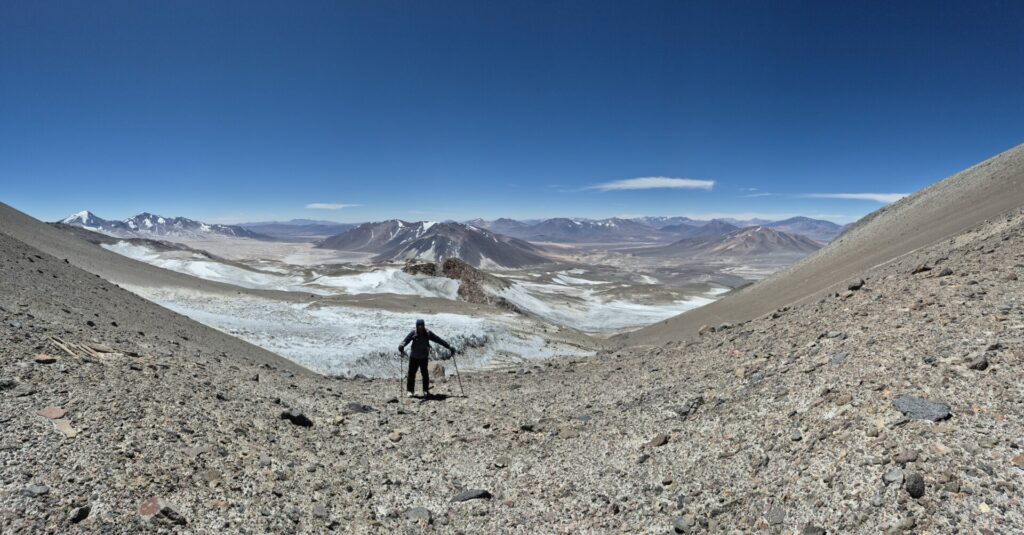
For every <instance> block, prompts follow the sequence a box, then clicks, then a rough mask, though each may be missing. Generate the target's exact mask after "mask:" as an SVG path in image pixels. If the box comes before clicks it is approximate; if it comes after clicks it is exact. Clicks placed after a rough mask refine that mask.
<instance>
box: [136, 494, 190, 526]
mask: <svg viewBox="0 0 1024 535" xmlns="http://www.w3.org/2000/svg"><path fill="white" fill-rule="evenodd" d="M139 516H141V517H142V519H143V520H145V521H147V522H148V521H150V520H154V519H159V520H165V521H167V522H170V523H171V524H176V525H179V526H183V525H185V524H187V523H188V522H187V521H186V520H185V517H183V516H181V513H179V512H178V509H177V507H175V506H174V505H172V504H171V503H169V502H167V501H165V500H164V499H163V498H159V497H157V496H153V497H151V498H147V499H146V500H145V501H144V502H142V503H140V504H139Z"/></svg>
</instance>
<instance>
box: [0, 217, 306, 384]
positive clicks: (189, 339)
mask: <svg viewBox="0 0 1024 535" xmlns="http://www.w3.org/2000/svg"><path fill="white" fill-rule="evenodd" d="M40 225H41V226H44V227H45V225H43V224H41V223H40ZM9 228H10V227H9V226H7V225H0V265H2V266H3V267H2V270H0V271H2V272H3V275H2V276H0V308H3V309H5V310H7V311H17V312H18V313H20V314H22V315H25V314H28V315H30V316H31V317H30V318H29V319H31V320H37V321H40V322H48V323H51V324H59V325H62V326H63V328H62V329H61V331H60V332H61V333H62V334H60V335H59V336H71V337H73V338H75V339H76V340H89V339H95V340H97V341H101V342H115V343H117V344H120V343H129V341H130V343H132V344H141V345H143V346H145V344H147V343H154V344H163V346H164V350H165V351H166V350H167V349H168V347H172V348H173V349H174V350H175V351H180V352H182V353H183V354H189V355H190V354H193V353H199V352H202V353H206V354H210V355H220V356H229V357H230V358H231V359H238V360H239V361H246V362H249V363H250V364H259V365H262V364H267V365H272V366H274V367H276V368H279V369H283V370H289V371H295V372H303V373H306V371H305V370H304V369H303V368H301V367H300V366H298V365H296V364H294V363H292V362H291V361H288V360H285V359H283V358H281V357H279V356H277V355H275V354H273V353H270V352H269V351H266V350H263V349H260V348H258V347H256V346H253V345H251V344H248V343H246V342H243V341H241V340H239V339H237V338H234V337H232V336H228V335H226V334H224V333H221V332H220V331H217V330H214V329H211V328H209V327H206V326H204V325H202V324H199V323H197V322H195V321H192V320H190V319H188V318H186V317H185V316H182V315H180V314H177V313H174V312H171V311H170V310H167V309H164V308H161V307H160V306H157V305H155V304H153V303H151V302H149V301H146V300H145V299H142V298H141V297H138V296H136V295H135V294H132V293H130V292H128V291H126V290H124V289H122V288H120V287H118V286H115V285H114V284H111V283H109V282H107V281H105V280H103V279H102V278H99V277H97V276H96V275H94V274H91V273H88V272H86V271H84V270H82V269H79V268H77V267H75V266H74V265H73V263H71V262H70V261H64V260H59V259H57V258H55V257H53V256H51V255H49V254H46V253H44V252H43V251H40V250H39V249H36V248H34V247H31V246H29V245H27V244H26V243H24V242H22V241H19V240H18V239H16V238H15V237H13V236H11V235H9V234H8V233H6V230H8V229H9ZM111 254H112V253H111ZM113 256H115V257H116V256H119V255H113ZM54 334H56V332H55V333H54Z"/></svg>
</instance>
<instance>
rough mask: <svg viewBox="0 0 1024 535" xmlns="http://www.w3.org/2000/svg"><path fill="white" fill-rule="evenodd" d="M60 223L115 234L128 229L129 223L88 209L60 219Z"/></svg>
mask: <svg viewBox="0 0 1024 535" xmlns="http://www.w3.org/2000/svg"><path fill="white" fill-rule="evenodd" d="M59 223H63V224H65V225H72V226H75V227H82V228H84V229H86V230H91V231H94V232H100V233H103V234H114V233H116V232H120V231H127V230H128V225H126V224H125V223H124V222H123V221H113V220H110V219H103V218H102V217H99V216H97V215H96V214H94V213H92V212H90V211H88V210H84V211H82V212H78V213H77V214H71V215H69V216H67V217H65V218H64V219H62V220H60V221H59Z"/></svg>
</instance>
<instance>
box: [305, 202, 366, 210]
mask: <svg viewBox="0 0 1024 535" xmlns="http://www.w3.org/2000/svg"><path fill="white" fill-rule="evenodd" d="M356 206H360V205H358V204H342V203H332V202H314V203H309V204H307V205H306V209H307V210H342V209H344V208H354V207H356Z"/></svg>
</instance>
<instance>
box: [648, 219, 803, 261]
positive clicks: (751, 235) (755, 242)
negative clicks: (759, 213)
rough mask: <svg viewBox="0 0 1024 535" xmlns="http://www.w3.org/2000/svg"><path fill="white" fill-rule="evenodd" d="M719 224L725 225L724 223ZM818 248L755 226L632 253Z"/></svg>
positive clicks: (737, 254)
mask: <svg viewBox="0 0 1024 535" xmlns="http://www.w3.org/2000/svg"><path fill="white" fill-rule="evenodd" d="M722 224H723V225H728V223H724V222H722ZM730 226H731V225H730ZM698 229H700V227H698ZM821 248H822V244H820V243H818V242H816V241H814V240H812V239H810V238H808V237H806V236H801V235H798V234H790V233H788V232H782V231H780V230H776V229H773V228H769V227H766V226H756V227H746V228H741V229H735V228H734V230H732V231H730V232H727V233H725V234H709V235H698V236H695V237H692V238H684V239H682V240H679V241H677V242H674V243H671V244H669V245H665V246H661V247H651V248H646V249H638V250H636V251H634V252H633V254H635V255H637V256H661V257H674V256H679V257H682V256H685V257H688V258H751V257H765V256H777V255H806V254H810V253H813V252H814V251H817V250H818V249H821Z"/></svg>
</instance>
